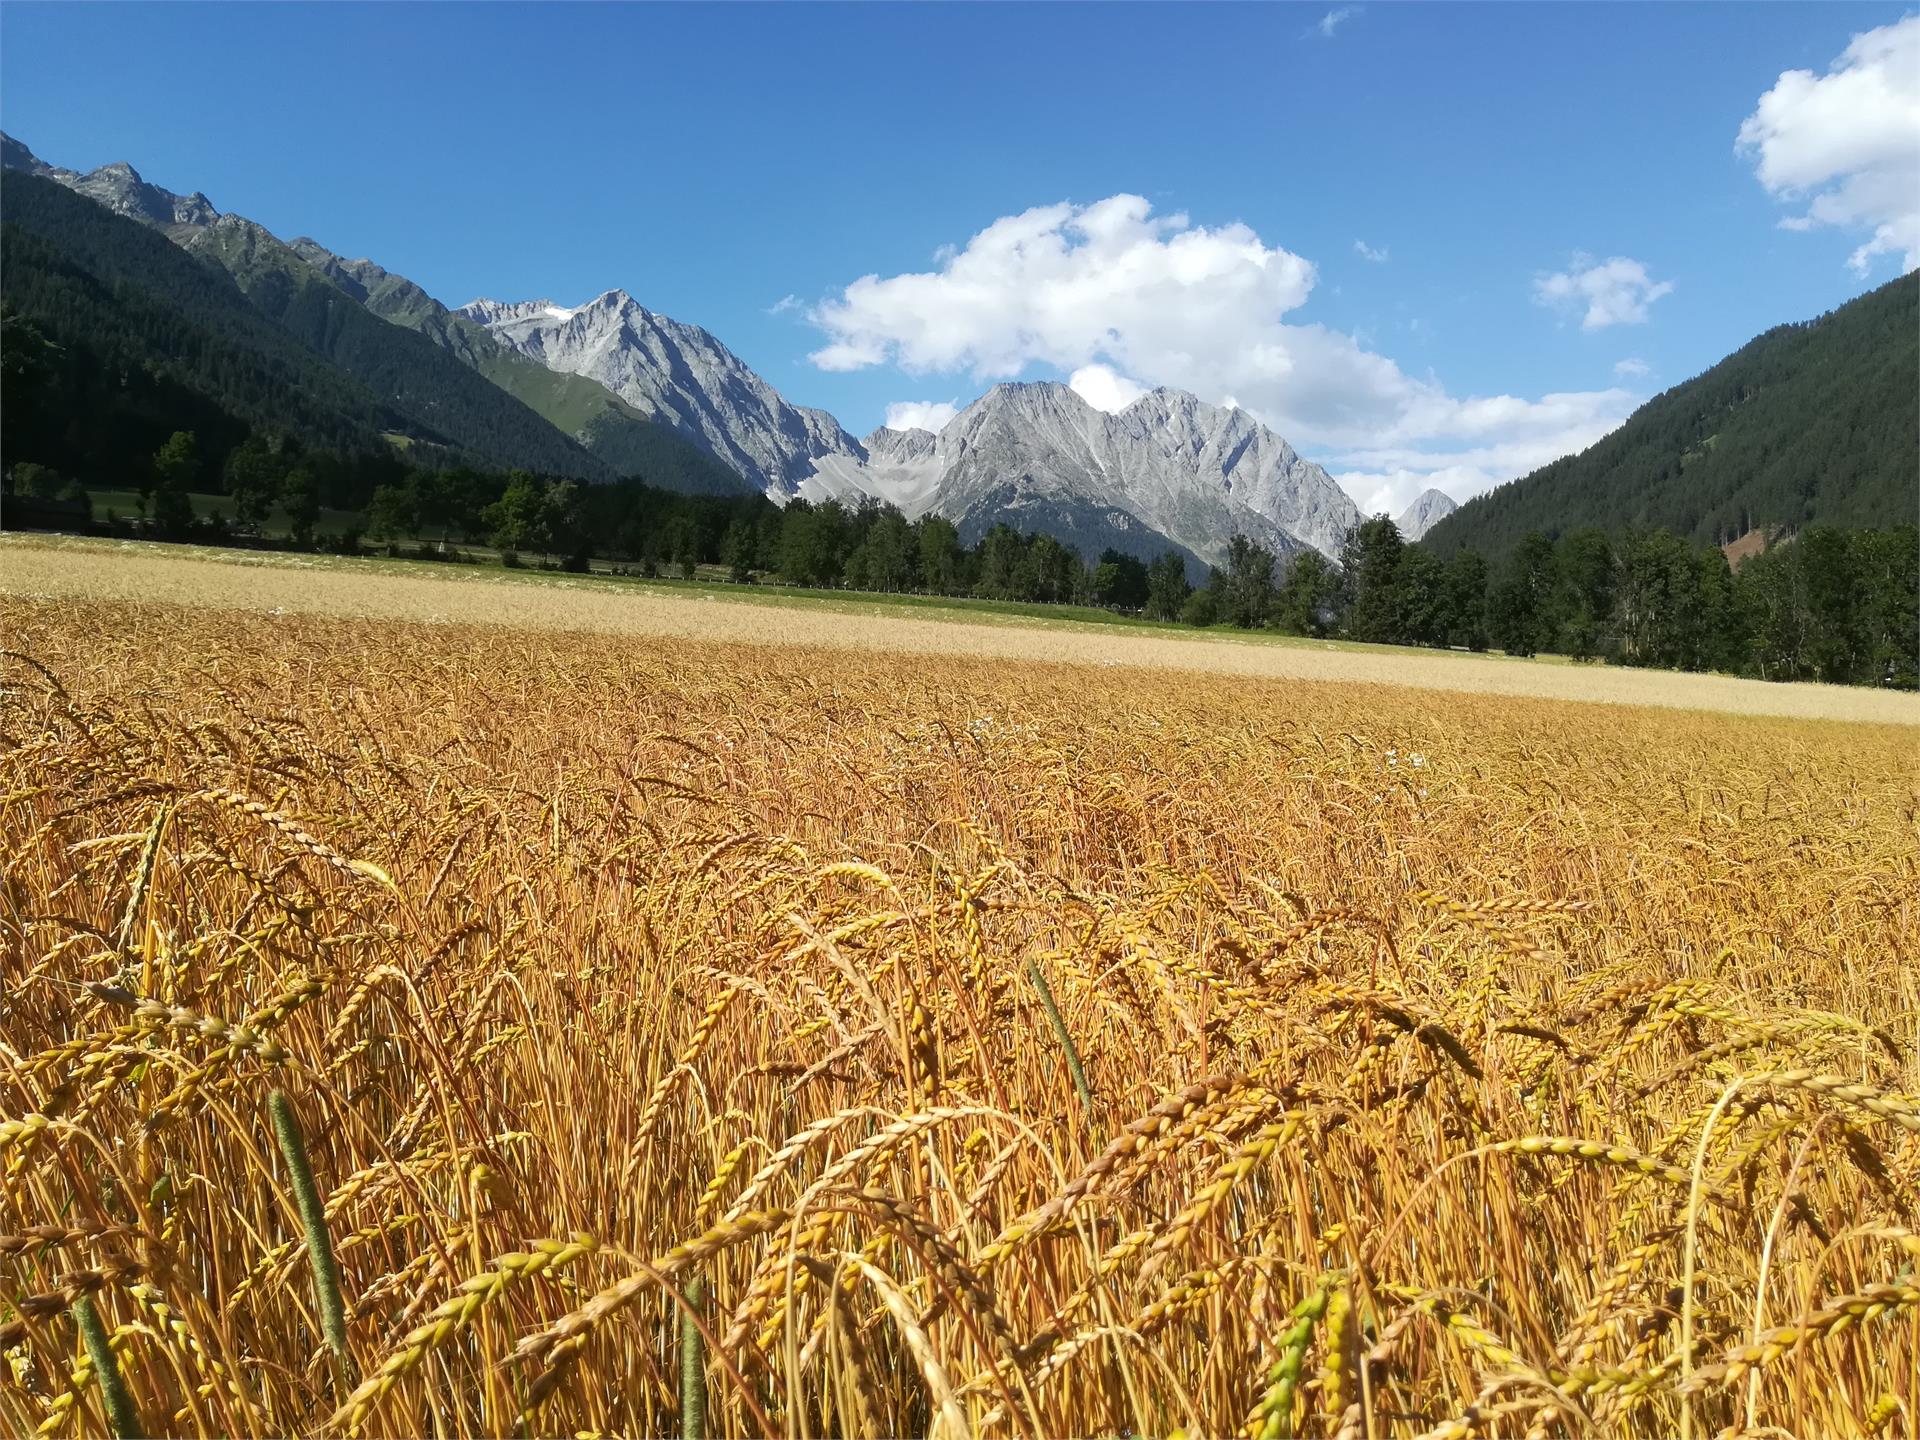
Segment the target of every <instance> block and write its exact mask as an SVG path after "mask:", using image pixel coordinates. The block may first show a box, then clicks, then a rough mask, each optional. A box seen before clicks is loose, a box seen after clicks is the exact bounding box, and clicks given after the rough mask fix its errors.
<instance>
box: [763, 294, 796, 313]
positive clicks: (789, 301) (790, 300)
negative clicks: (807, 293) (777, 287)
mask: <svg viewBox="0 0 1920 1440" xmlns="http://www.w3.org/2000/svg"><path fill="white" fill-rule="evenodd" d="M801 303H802V302H801V299H800V297H799V296H798V295H782V296H781V297H780V298H779V299H778V300H776V301H774V302H773V304H771V305H769V306H768V307H767V314H769V315H784V314H786V313H787V311H789V310H798V309H799V308H800V306H801Z"/></svg>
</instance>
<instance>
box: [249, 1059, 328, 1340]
mask: <svg viewBox="0 0 1920 1440" xmlns="http://www.w3.org/2000/svg"><path fill="white" fill-rule="evenodd" d="M267 1109H268V1111H269V1112H270V1113H271V1114H272V1116H273V1133H274V1136H275V1138H276V1139H278V1140H279V1142H280V1153H281V1154H282V1155H284V1156H285V1157H286V1161H287V1173H288V1174H289V1176H290V1177H291V1178H292V1181H293V1203H294V1207H295V1208H296V1209H297V1210H299V1212H300V1223H301V1225H302V1226H304V1227H305V1229H306V1232H307V1264H308V1265H309V1266H311V1267H312V1270H313V1296H314V1300H315V1301H316V1302H317V1303H318V1305H319V1307H320V1333H321V1334H323V1335H324V1336H326V1340H327V1346H328V1348H329V1349H331V1350H332V1351H333V1353H334V1354H335V1355H337V1356H339V1357H340V1359H342V1360H345V1359H346V1358H347V1309H346V1306H345V1305H343V1304H342V1303H341V1301H340V1266H339V1265H338V1263H337V1262H336V1261H335V1260H334V1258H333V1239H332V1237H331V1236H329V1235H328V1234H327V1212H326V1210H325V1209H324V1208H323V1207H322V1206H321V1204H320V1191H319V1189H318V1188H317V1187H316V1186H315V1185H314V1183H313V1166H312V1164H311V1163H309V1162H308V1160H307V1144H306V1141H305V1140H304V1139H302V1138H301V1135H300V1121H299V1120H298V1119H297V1118H296V1117H295V1116H294V1113H293V1102H292V1101H291V1100H289V1099H288V1098H287V1092H286V1091H284V1090H276V1091H274V1092H273V1093H272V1094H271V1095H269V1096H268V1097H267Z"/></svg>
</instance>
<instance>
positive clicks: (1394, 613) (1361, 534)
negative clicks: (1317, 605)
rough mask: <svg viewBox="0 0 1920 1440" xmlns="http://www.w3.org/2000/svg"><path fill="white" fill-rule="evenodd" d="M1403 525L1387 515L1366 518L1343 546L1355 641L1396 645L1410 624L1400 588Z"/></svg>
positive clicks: (1349, 621) (1350, 629) (1343, 576)
mask: <svg viewBox="0 0 1920 1440" xmlns="http://www.w3.org/2000/svg"><path fill="white" fill-rule="evenodd" d="M1405 548H1406V546H1405V543H1404V542H1403V541H1402V540H1401V538H1400V527H1399V526H1397V525H1395V524H1394V523H1393V521H1391V520H1389V519H1388V518H1387V517H1386V516H1385V515H1376V516H1374V517H1373V518H1372V519H1371V520H1363V521H1362V522H1361V523H1360V524H1358V525H1356V526H1354V527H1353V528H1352V529H1351V530H1349V531H1348V532H1347V537H1346V540H1345V542H1344V543H1343V544H1342V545H1341V547H1340V573H1341V588H1342V590H1343V592H1344V598H1345V601H1346V621H1345V625H1346V633H1347V634H1348V635H1350V636H1351V637H1352V638H1354V639H1355V640H1368V641H1372V642H1375V643H1377V644H1392V643H1393V642H1394V641H1396V640H1398V639H1399V638H1400V636H1401V634H1402V632H1403V631H1404V630H1405V628H1406V624H1405V616H1404V614H1403V613H1402V612H1403V611H1404V609H1405V597H1404V595H1403V593H1402V591H1401V589H1400V558H1401V552H1402V551H1403V550H1404V549H1405Z"/></svg>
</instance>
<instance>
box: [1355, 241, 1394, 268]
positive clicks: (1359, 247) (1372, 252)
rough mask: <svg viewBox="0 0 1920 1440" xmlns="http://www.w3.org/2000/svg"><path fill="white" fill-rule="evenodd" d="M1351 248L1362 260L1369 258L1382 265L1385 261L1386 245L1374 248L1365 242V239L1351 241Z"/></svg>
mask: <svg viewBox="0 0 1920 1440" xmlns="http://www.w3.org/2000/svg"><path fill="white" fill-rule="evenodd" d="M1353 248H1354V252H1355V253H1356V254H1358V255H1359V257H1360V258H1361V259H1362V260H1371V261H1372V262H1373V263H1374V264H1376V265H1384V264H1386V263H1387V247H1386V246H1384V245H1382V246H1381V247H1380V248H1379V249H1378V250H1376V249H1374V248H1373V246H1371V245H1369V244H1367V242H1366V241H1364V240H1356V241H1354V242H1353Z"/></svg>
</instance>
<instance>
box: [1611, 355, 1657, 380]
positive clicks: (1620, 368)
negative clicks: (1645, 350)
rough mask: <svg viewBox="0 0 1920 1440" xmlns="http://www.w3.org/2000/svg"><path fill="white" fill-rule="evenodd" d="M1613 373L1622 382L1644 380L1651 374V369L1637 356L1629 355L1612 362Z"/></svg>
mask: <svg viewBox="0 0 1920 1440" xmlns="http://www.w3.org/2000/svg"><path fill="white" fill-rule="evenodd" d="M1613 373H1614V374H1616V375H1618V376H1619V377H1620V378H1621V379H1623V380H1644V379H1646V378H1647V376H1649V375H1651V374H1652V373H1653V367H1652V366H1651V365H1649V364H1647V362H1646V361H1644V360H1642V359H1640V357H1639V356H1637V355H1629V356H1628V357H1627V358H1626V359H1624V360H1616V361H1614V362H1613Z"/></svg>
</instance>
